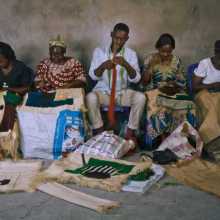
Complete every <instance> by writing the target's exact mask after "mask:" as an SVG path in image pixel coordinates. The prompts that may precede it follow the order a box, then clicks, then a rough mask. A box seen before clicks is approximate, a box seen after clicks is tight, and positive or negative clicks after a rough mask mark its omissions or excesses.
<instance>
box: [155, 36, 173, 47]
mask: <svg viewBox="0 0 220 220" xmlns="http://www.w3.org/2000/svg"><path fill="white" fill-rule="evenodd" d="M167 44H168V45H170V46H171V47H172V48H173V49H175V39H174V37H173V36H172V35H171V34H168V33H165V34H162V35H160V37H159V39H158V40H157V42H156V44H155V48H156V49H159V48H160V47H162V46H164V45H167Z"/></svg>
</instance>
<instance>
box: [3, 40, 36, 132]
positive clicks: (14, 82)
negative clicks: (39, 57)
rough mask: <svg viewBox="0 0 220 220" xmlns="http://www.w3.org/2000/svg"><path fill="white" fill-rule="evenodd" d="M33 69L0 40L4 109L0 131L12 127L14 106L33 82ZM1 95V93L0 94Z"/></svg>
mask: <svg viewBox="0 0 220 220" xmlns="http://www.w3.org/2000/svg"><path fill="white" fill-rule="evenodd" d="M33 75H34V74H33V71H32V70H31V69H30V68H29V67H27V66H26V65H25V64H24V63H23V62H21V61H18V60H17V59H16V56H15V52H14V50H13V49H12V48H11V46H10V45H8V44H6V43H4V42H0V90H1V91H4V92H6V95H4V101H5V109H4V115H3V119H2V122H1V124H0V131H8V130H9V129H13V126H14V121H15V118H16V106H17V105H19V104H21V102H22V97H23V96H24V94H25V93H26V92H27V91H28V89H29V87H30V86H31V84H32V82H33ZM0 95H1V97H2V96H3V93H1V94H0Z"/></svg>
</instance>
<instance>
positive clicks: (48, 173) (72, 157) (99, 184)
mask: <svg viewBox="0 0 220 220" xmlns="http://www.w3.org/2000/svg"><path fill="white" fill-rule="evenodd" d="M90 158H91V157H90V156H87V155H86V156H85V160H86V162H87V161H88V160H89V159H90ZM97 159H102V158H97ZM108 161H113V162H117V163H122V164H125V165H134V168H133V169H132V170H131V172H130V173H128V174H120V175H115V176H111V177H110V178H106V179H97V178H89V177H86V176H83V175H81V174H72V173H68V172H65V170H66V169H77V168H80V167H82V166H83V161H82V157H81V154H79V153H70V154H69V155H68V157H67V158H63V159H62V160H60V161H54V162H53V163H52V164H51V166H49V168H48V169H46V170H45V171H43V172H41V173H40V174H39V175H38V176H37V177H36V179H35V181H34V183H33V184H34V185H33V187H34V188H36V185H38V184H40V183H42V182H47V181H56V182H58V183H76V184H77V185H80V186H84V187H90V188H98V189H102V190H106V191H116V192H118V191H120V190H121V188H122V185H123V183H125V182H126V181H127V179H128V177H129V176H130V175H134V174H137V173H139V172H141V171H143V170H145V169H147V168H149V167H150V166H151V164H152V162H151V161H144V162H128V161H123V160H113V159H108Z"/></svg>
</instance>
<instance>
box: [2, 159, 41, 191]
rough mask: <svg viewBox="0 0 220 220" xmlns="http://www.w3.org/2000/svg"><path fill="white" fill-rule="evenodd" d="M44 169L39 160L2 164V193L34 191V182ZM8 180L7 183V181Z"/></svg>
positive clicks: (8, 161)
mask: <svg viewBox="0 0 220 220" xmlns="http://www.w3.org/2000/svg"><path fill="white" fill-rule="evenodd" d="M41 167H42V161H39V160H19V161H16V162H15V161H11V160H5V161H1V162H0V182H1V184H0V192H17V191H27V192H30V191H33V190H35V189H33V188H32V187H31V185H32V181H33V179H34V178H35V176H36V175H37V174H38V172H39V171H40V169H41ZM6 180H7V181H6Z"/></svg>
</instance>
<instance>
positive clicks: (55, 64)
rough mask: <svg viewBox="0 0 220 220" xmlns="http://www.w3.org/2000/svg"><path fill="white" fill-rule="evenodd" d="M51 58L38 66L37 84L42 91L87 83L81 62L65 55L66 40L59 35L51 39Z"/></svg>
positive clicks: (76, 86)
mask: <svg viewBox="0 0 220 220" xmlns="http://www.w3.org/2000/svg"><path fill="white" fill-rule="evenodd" d="M49 53H50V58H46V59H44V60H42V61H41V62H40V64H39V65H38V66H37V73H36V78H35V85H36V88H38V89H39V90H40V91H42V92H45V93H48V92H50V91H54V90H56V89H67V88H83V87H85V85H86V78H85V72H84V70H83V67H82V65H81V63H80V62H79V61H78V60H76V59H74V58H72V57H67V56H65V53H66V45H65V42H64V41H63V40H62V39H61V37H60V36H59V35H58V37H57V38H56V39H52V40H50V41H49Z"/></svg>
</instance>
